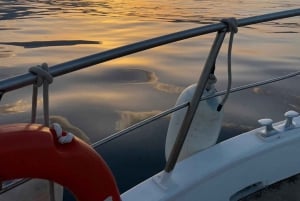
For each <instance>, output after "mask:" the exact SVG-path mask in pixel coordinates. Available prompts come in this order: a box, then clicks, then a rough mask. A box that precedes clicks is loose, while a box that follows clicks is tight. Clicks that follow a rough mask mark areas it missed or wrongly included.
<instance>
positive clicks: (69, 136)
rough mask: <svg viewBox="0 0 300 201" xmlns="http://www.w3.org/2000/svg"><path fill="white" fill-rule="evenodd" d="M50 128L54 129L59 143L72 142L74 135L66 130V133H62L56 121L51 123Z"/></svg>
mask: <svg viewBox="0 0 300 201" xmlns="http://www.w3.org/2000/svg"><path fill="white" fill-rule="evenodd" d="M52 128H53V129H54V131H55V134H56V137H57V139H58V142H59V143H60V144H68V143H70V142H72V140H73V138H74V135H73V134H72V133H70V132H68V133H67V134H66V135H63V130H62V127H61V126H60V125H59V124H58V123H53V124H52Z"/></svg>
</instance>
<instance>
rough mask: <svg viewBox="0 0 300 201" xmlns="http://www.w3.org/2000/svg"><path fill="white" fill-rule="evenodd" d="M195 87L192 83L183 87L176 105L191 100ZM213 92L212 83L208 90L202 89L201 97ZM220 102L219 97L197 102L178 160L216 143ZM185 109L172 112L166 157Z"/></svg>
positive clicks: (214, 91)
mask: <svg viewBox="0 0 300 201" xmlns="http://www.w3.org/2000/svg"><path fill="white" fill-rule="evenodd" d="M195 88H196V84H193V85H191V86H189V87H187V88H186V89H184V90H183V92H182V93H181V94H180V96H179V97H178V99H177V101H176V105H179V104H182V103H185V102H189V101H191V99H192V97H193V95H194V93H195ZM215 93H216V89H215V88H214V86H213V85H212V86H211V87H210V89H209V90H207V89H205V90H204V92H203V95H202V97H205V96H207V95H213V94H215ZM220 102H221V100H220V98H219V97H214V98H211V99H208V100H204V101H201V102H200V103H199V105H198V108H197V110H196V113H195V116H194V119H193V121H192V124H191V127H190V129H189V132H188V134H187V137H186V139H185V142H184V144H183V147H182V150H181V152H180V155H179V158H178V161H180V160H183V159H185V158H187V157H189V156H190V155H192V154H194V153H196V152H198V151H201V150H203V149H205V148H207V147H210V146H211V145H214V144H215V143H216V141H217V139H218V137H219V133H220V130H221V124H222V119H223V114H224V112H223V109H222V110H221V111H220V112H218V111H217V107H218V105H219V103H220ZM186 111H187V108H183V109H181V110H178V111H176V112H174V113H173V114H172V116H171V120H170V123H169V127H168V132H167V137H166V146H165V156H166V159H168V157H169V155H170V152H171V150H172V147H173V145H174V143H175V140H176V137H177V135H178V132H179V129H180V127H181V124H182V122H183V118H184V116H185V113H186Z"/></svg>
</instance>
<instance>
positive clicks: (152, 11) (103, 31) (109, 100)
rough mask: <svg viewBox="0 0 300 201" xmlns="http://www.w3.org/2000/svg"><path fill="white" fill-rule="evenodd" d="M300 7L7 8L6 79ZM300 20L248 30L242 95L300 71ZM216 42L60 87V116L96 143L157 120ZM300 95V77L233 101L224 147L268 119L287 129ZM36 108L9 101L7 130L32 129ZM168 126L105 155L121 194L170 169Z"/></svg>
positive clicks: (80, 0)
mask: <svg viewBox="0 0 300 201" xmlns="http://www.w3.org/2000/svg"><path fill="white" fill-rule="evenodd" d="M299 7H300V2H299V1H298V0H287V1H279V0H273V1H268V0H247V1H244V0H230V1H223V0H222V1H221V0H207V1H201V0H173V1H166V0H126V1H125V0H109V1H108V0H72V1H71V0H58V1H55V0H53V1H52V0H39V1H34V0H22V1H21V0H20V1H4V0H0V19H1V21H0V36H1V37H0V61H1V62H0V70H1V73H0V78H1V79H5V78H7V77H11V76H14V75H17V74H20V73H25V72H27V71H28V68H29V67H31V66H34V65H37V64H41V63H43V62H47V63H48V65H49V66H52V65H55V64H58V63H61V62H65V61H69V60H72V59H75V58H79V57H83V56H87V55H89V54H94V53H97V52H101V51H105V50H108V49H110V48H115V47H118V46H122V45H126V44H128V43H132V42H137V41H140V40H144V39H148V38H151V37H156V36H159V35H163V34H168V33H172V32H175V31H181V30H184V29H188V28H194V27H198V26H204V25H207V24H211V23H216V22H218V21H219V20H220V19H222V18H224V17H236V18H243V17H248V16H253V15H259V14H264V13H270V12H275V11H280V10H286V9H293V8H299ZM299 20H300V19H299V17H296V18H290V19H285V20H278V21H274V22H268V23H263V24H259V25H251V26H247V27H245V28H240V29H239V32H238V34H237V35H236V36H235V40H234V46H233V56H232V68H233V86H239V85H241V84H247V83H251V82H254V81H260V80H263V79H267V78H272V77H274V76H279V75H284V74H287V73H291V72H294V71H297V70H299V68H300V67H299V64H300V56H299V52H300V34H299V32H300V21H299ZM214 36H215V35H214V34H210V35H206V36H200V37H196V38H193V39H189V40H186V41H181V42H177V43H174V44H170V45H166V46H164V47H159V48H154V49H152V50H148V51H144V52H141V53H138V54H135V55H132V56H128V57H124V58H120V59H117V60H114V61H109V62H106V63H103V64H99V65H96V66H93V67H90V68H87V69H85V70H81V71H78V72H74V73H72V74H68V75H65V76H62V77H58V78H56V79H55V81H54V83H53V84H52V85H51V96H50V107H51V115H59V116H63V117H65V118H67V119H68V120H69V121H71V122H72V123H73V124H75V125H76V126H78V127H80V128H81V129H82V130H84V131H85V132H86V133H87V135H88V136H89V137H90V139H91V141H92V142H95V141H97V140H99V139H102V138H104V137H106V136H108V135H110V134H111V133H114V132H116V131H118V130H120V129H122V128H125V127H128V126H129V125H131V124H133V123H135V122H137V121H140V120H142V119H145V118H146V117H149V116H151V115H154V114H157V113H159V112H160V111H163V110H165V109H167V108H169V107H171V106H173V104H174V103H175V101H176V98H177V96H178V95H179V93H180V91H182V89H184V88H185V87H187V86H189V85H190V84H192V83H194V82H196V81H197V79H198V76H199V75H200V72H201V70H202V66H203V65H204V62H205V59H206V56H207V54H208V51H209V47H210V45H211V44H212V41H213V38H214ZM227 41H228V40H227V39H226V40H225V43H224V45H223V48H222V50H221V52H220V55H219V58H218V62H217V70H216V75H217V77H218V83H217V88H218V90H224V89H225V88H226V83H227V74H226V51H227ZM298 86H299V77H295V78H292V79H290V80H288V81H282V82H280V83H276V84H272V85H268V86H264V87H257V88H255V89H251V90H246V91H243V92H239V93H236V94H232V95H231V96H230V98H229V100H228V102H227V103H226V106H225V119H224V123H223V129H222V133H221V137H220V139H225V138H228V137H230V136H234V135H237V134H238V133H240V132H242V131H246V130H249V129H252V128H255V127H257V123H256V122H257V119H259V118H264V117H270V118H273V119H274V120H275V121H278V120H281V119H283V113H284V112H285V111H287V110H290V109H293V110H298V111H300V96H299V94H300V93H299V92H300V89H299V87H298ZM30 99H31V88H30V87H27V88H24V89H21V90H17V91H15V92H12V93H8V94H6V95H5V96H4V98H3V100H2V102H1V105H0V119H1V122H2V123H9V122H16V121H18V122H29V121H30V108H31V100H30ZM40 102H41V101H40ZM40 105H41V104H40ZM41 116H42V112H41V109H40V112H39V119H41ZM167 125H168V118H164V119H162V120H160V121H157V122H155V123H152V124H150V125H149V126H147V127H146V128H143V129H139V130H137V131H135V132H133V133H131V134H130V135H129V136H128V137H126V138H121V139H119V140H117V141H115V142H112V143H109V144H107V145H105V146H103V147H101V148H99V150H98V151H99V152H100V153H101V154H102V155H103V156H104V158H105V159H106V160H107V161H108V163H109V165H110V166H111V167H112V169H113V171H114V173H115V175H116V178H117V180H118V183H119V186H120V189H121V191H124V190H125V189H127V188H128V187H130V186H132V185H134V184H136V183H137V182H138V181H141V180H143V179H144V178H145V177H148V176H149V175H151V174H152V173H154V172H157V171H158V170H160V169H162V167H163V164H164V158H163V145H164V137H165V136H164V134H165V133H166V129H167ZM132 174H135V175H134V176H132Z"/></svg>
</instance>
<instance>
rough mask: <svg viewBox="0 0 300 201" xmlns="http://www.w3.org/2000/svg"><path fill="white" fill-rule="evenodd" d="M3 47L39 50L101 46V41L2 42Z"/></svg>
mask: <svg viewBox="0 0 300 201" xmlns="http://www.w3.org/2000/svg"><path fill="white" fill-rule="evenodd" d="M0 44H2V45H15V46H21V47H24V48H39V47H49V46H68V45H79V44H101V42H100V41H88V40H54V41H29V42H2V43H0Z"/></svg>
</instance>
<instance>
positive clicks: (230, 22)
mask: <svg viewBox="0 0 300 201" xmlns="http://www.w3.org/2000/svg"><path fill="white" fill-rule="evenodd" d="M221 22H222V23H224V24H226V25H227V31H228V32H230V38H229V43H228V53H227V66H228V83H227V89H226V94H225V96H224V97H223V100H222V101H221V103H220V104H219V105H218V108H217V111H221V109H222V107H223V105H224V104H225V102H226V101H227V98H228V96H229V93H230V88H231V83H232V74H231V52H232V44H233V36H234V34H235V33H237V32H238V24H237V21H236V19H235V18H226V19H222V20H221Z"/></svg>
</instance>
